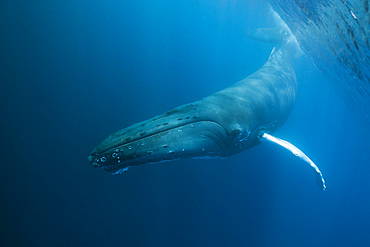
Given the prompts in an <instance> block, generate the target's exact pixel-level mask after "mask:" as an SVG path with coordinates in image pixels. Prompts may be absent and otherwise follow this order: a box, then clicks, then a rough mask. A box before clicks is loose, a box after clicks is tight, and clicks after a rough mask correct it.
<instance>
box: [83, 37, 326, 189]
mask: <svg viewBox="0 0 370 247" xmlns="http://www.w3.org/2000/svg"><path fill="white" fill-rule="evenodd" d="M290 43H291V42H286V43H285V44H284V45H282V46H281V47H280V49H278V50H276V49H274V50H273V51H272V53H271V54H270V57H269V59H268V61H267V62H266V63H265V64H264V65H263V66H262V67H261V68H260V69H259V70H258V71H256V72H255V73H253V74H252V75H250V76H248V77H247V78H245V79H243V80H241V81H239V82H237V83H236V84H234V85H232V86H230V87H228V88H226V89H224V90H221V91H219V92H216V93H214V94H212V95H210V96H208V97H206V98H203V99H201V100H199V101H196V102H193V103H190V104H185V105H182V106H179V107H177V108H175V109H173V110H170V111H168V112H166V113H164V114H162V115H160V116H155V117H153V118H151V119H148V120H146V121H142V122H139V123H136V124H133V125H132V126H129V127H127V128H124V129H122V130H119V131H117V132H115V133H113V134H111V135H110V136H109V137H108V138H106V139H105V140H104V141H103V142H102V143H101V144H100V145H98V146H97V147H95V148H94V149H93V151H92V152H91V155H90V156H89V158H88V159H89V162H90V163H91V164H92V166H94V167H100V168H102V169H103V170H105V171H107V172H109V173H112V174H120V173H122V172H125V171H127V169H128V167H130V166H135V165H142V164H154V163H160V162H164V161H172V160H177V159H185V158H225V157H228V156H231V155H233V154H236V153H239V152H242V151H244V150H246V149H248V148H251V147H253V146H255V145H257V144H259V143H260V142H262V141H267V142H272V143H275V144H278V145H280V146H282V147H284V148H286V149H288V150H290V151H291V152H292V153H293V154H295V155H296V156H297V157H299V158H300V159H301V160H303V161H304V162H306V163H307V164H309V165H310V166H311V167H312V168H313V169H314V171H315V172H316V174H317V178H318V181H319V185H320V187H321V188H322V189H325V182H324V179H323V177H322V174H321V172H320V171H319V169H318V168H317V167H316V165H315V164H314V163H313V162H312V161H311V160H310V159H309V158H308V157H307V156H306V155H305V154H304V153H303V152H301V151H300V150H299V149H298V148H296V147H294V146H293V145H292V144H290V143H288V142H286V141H283V140H281V139H278V138H275V137H273V136H271V135H270V134H271V133H272V132H273V131H274V130H276V129H277V128H278V127H279V126H281V125H282V124H283V123H284V122H285V120H286V119H287V118H288V116H289V114H290V112H291V110H292V108H293V105H294V101H295V97H296V88H297V80H296V76H295V72H294V70H293V67H292V64H291V63H292V61H291V58H290V55H289V53H290V52H288V51H289V49H291V47H290V45H289V44H290Z"/></svg>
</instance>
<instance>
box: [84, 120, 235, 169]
mask: <svg viewBox="0 0 370 247" xmlns="http://www.w3.org/2000/svg"><path fill="white" fill-rule="evenodd" d="M139 126H140V125H139ZM129 128H131V129H130V132H132V127H129ZM119 132H124V130H121V131H119ZM149 133H150V134H146V135H143V136H142V137H140V138H137V139H135V140H133V141H128V142H127V141H122V142H120V141H119V140H128V137H126V136H122V135H114V134H113V135H112V136H110V137H109V138H107V139H109V140H108V141H107V140H106V141H103V142H102V144H101V145H99V146H98V147H97V148H95V149H94V150H93V152H92V154H91V155H90V156H89V162H90V163H91V164H92V165H93V166H94V167H101V168H102V169H103V170H105V171H107V172H109V173H112V174H118V173H122V172H124V171H126V170H127V167H129V166H133V165H141V164H155V163H160V162H166V161H172V160H178V159H186V158H218V157H226V156H228V155H229V154H228V153H227V148H226V147H227V146H229V145H230V143H229V142H230V141H231V140H230V139H229V138H228V136H227V133H226V131H225V129H224V128H223V127H222V126H221V125H220V124H218V123H216V122H214V121H207V120H200V121H195V122H190V123H186V124H184V125H180V126H172V127H171V126H168V127H167V128H166V129H162V130H158V131H156V132H153V131H151V132H149ZM114 138H119V140H116V139H114ZM109 144H111V145H109Z"/></svg>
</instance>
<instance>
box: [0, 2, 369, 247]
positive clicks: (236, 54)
mask: <svg viewBox="0 0 370 247" xmlns="http://www.w3.org/2000/svg"><path fill="white" fill-rule="evenodd" d="M0 20H1V21H0V31H1V45H0V52H1V56H0V76H1V92H0V94H1V97H0V100H1V101H0V107H1V116H2V121H1V122H2V138H1V141H2V145H1V150H2V151H1V154H2V171H1V172H0V176H1V179H0V191H1V207H2V209H1V211H0V217H1V218H0V219H1V221H0V222H1V231H0V239H1V240H0V242H1V245H2V246H368V245H369V244H370V239H369V237H368V229H369V227H370V216H369V214H368V208H369V207H370V199H369V198H368V191H369V190H370V183H369V179H368V177H369V176H370V167H369V166H368V165H369V161H368V153H369V151H370V148H369V144H368V139H369V137H370V135H369V127H368V123H367V122H366V120H365V121H364V119H362V118H361V117H359V116H358V114H357V112H358V111H356V110H355V108H356V107H358V105H356V104H354V103H352V102H351V101H347V100H346V99H345V97H343V92H342V91H341V89H337V88H336V86H335V83H332V82H331V81H330V78H329V79H328V78H327V77H325V76H324V74H323V73H322V72H320V70H319V69H317V68H316V66H315V65H314V63H313V61H312V59H311V58H309V56H304V57H302V58H301V59H300V60H298V61H297V62H296V63H295V67H296V74H297V79H298V95H297V101H296V105H295V107H294V110H293V112H292V114H291V116H290V117H289V119H288V120H287V122H286V123H285V124H284V126H283V127H281V128H280V129H279V130H278V131H276V133H275V135H276V136H278V137H281V138H283V139H285V140H288V141H290V142H292V143H294V144H295V145H296V146H298V147H299V148H301V149H302V150H303V151H305V153H306V154H308V155H309V157H310V158H311V159H312V160H313V161H315V163H316V164H317V165H318V166H319V167H320V169H321V171H322V172H323V174H324V176H325V179H326V182H327V187H328V188H327V190H326V191H325V192H322V191H320V190H319V189H318V188H317V187H316V185H315V180H314V175H313V173H312V171H311V170H310V168H308V167H306V166H304V165H302V164H301V163H300V162H299V161H297V159H296V158H294V157H293V156H292V155H291V154H290V153H288V152H287V151H286V150H282V149H281V148H279V147H275V146H272V145H269V144H267V143H263V144H261V145H258V146H257V147H255V148H253V149H250V150H247V151H245V152H243V153H240V154H238V155H235V156H233V157H230V158H228V159H225V160H180V161H174V162H168V163H163V164H157V165H146V166H138V167H132V168H130V170H129V171H128V172H127V173H125V174H123V175H119V176H118V175H117V176H112V175H110V174H108V173H105V172H103V171H101V170H100V169H94V168H92V167H91V166H90V165H89V164H88V161H87V156H88V155H89V154H90V151H91V150H92V149H93V148H94V147H95V146H96V145H97V144H98V143H99V142H100V141H102V140H103V139H104V138H105V137H107V136H108V135H109V134H110V133H112V132H114V131H116V130H118V129H121V128H124V127H126V126H128V125H130V124H132V123H135V122H137V121H141V120H145V119H148V118H149V117H152V116H154V115H158V114H161V113H163V112H165V111H167V110H170V109H172V108H174V107H176V106H178V105H181V104H184V103H189V102H192V101H195V100H198V99H200V98H202V97H205V96H208V95H209V94H211V93H214V92H216V91H218V90H221V89H223V88H225V87H227V86H229V85H231V84H233V83H235V82H237V81H238V80H240V79H242V78H244V77H245V76H247V75H249V74H251V73H253V72H254V71H256V70H257V69H259V68H260V67H261V66H262V65H263V64H264V62H265V61H266V60H267V59H268V57H269V54H270V52H271V50H272V48H273V47H274V45H273V44H267V43H260V42H258V41H255V40H252V39H249V38H248V37H247V33H248V31H249V30H254V29H256V28H260V27H269V26H272V25H273V19H272V17H271V12H270V7H269V6H268V5H267V4H266V3H264V2H260V1H258V2H257V1H202V0H200V1H191V0H189V1H181V2H179V1H177V2H174V1H144V0H140V1H109V2H107V1H96V0H93V1H88V2H84V1H69V0H65V1H53V2H51V1H41V0H39V1H20V0H14V1H8V2H4V1H3V2H1V3H0ZM339 69H340V67H338V70H339Z"/></svg>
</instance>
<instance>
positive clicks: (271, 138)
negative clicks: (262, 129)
mask: <svg viewBox="0 0 370 247" xmlns="http://www.w3.org/2000/svg"><path fill="white" fill-rule="evenodd" d="M261 139H262V141H268V142H271V143H275V144H277V145H279V146H281V147H283V148H285V149H288V150H289V151H291V152H292V153H293V154H294V155H295V156H297V157H298V158H300V159H301V160H303V161H304V162H306V163H307V164H308V165H310V166H311V167H312V168H313V169H314V170H315V172H316V174H317V184H318V186H319V187H320V188H321V189H322V190H325V189H326V185H325V180H324V177H323V176H322V173H321V171H320V170H319V168H318V167H317V166H316V165H315V163H313V162H312V160H311V159H310V158H308V157H307V155H305V154H304V153H303V152H302V151H301V150H299V149H298V148H297V147H296V146H294V145H293V144H291V143H289V142H287V141H284V140H282V139H279V138H277V137H274V136H272V135H269V134H267V133H264V134H263V135H262V138H261Z"/></svg>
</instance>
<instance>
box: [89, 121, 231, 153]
mask: <svg viewBox="0 0 370 247" xmlns="http://www.w3.org/2000/svg"><path fill="white" fill-rule="evenodd" d="M201 122H210V123H214V124H217V125H218V126H220V127H221V128H222V129H223V130H224V131H225V132H226V130H225V128H224V127H223V126H222V125H221V124H219V123H218V122H216V121H214V120H198V121H193V122H188V123H184V124H180V125H176V126H173V127H170V128H166V129H162V130H159V131H155V132H153V133H150V134H147V135H144V136H140V137H138V138H134V139H131V140H130V141H128V142H124V143H121V144H117V145H114V146H110V147H107V148H105V149H103V150H100V151H99V152H98V153H93V154H91V156H100V155H101V154H104V153H106V152H107V151H109V150H111V149H115V148H118V147H121V146H124V145H129V144H132V143H135V142H137V141H140V140H144V139H146V138H149V137H152V136H154V135H158V134H162V133H165V132H168V131H171V130H174V129H177V128H182V127H185V126H188V125H191V124H196V123H201Z"/></svg>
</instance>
